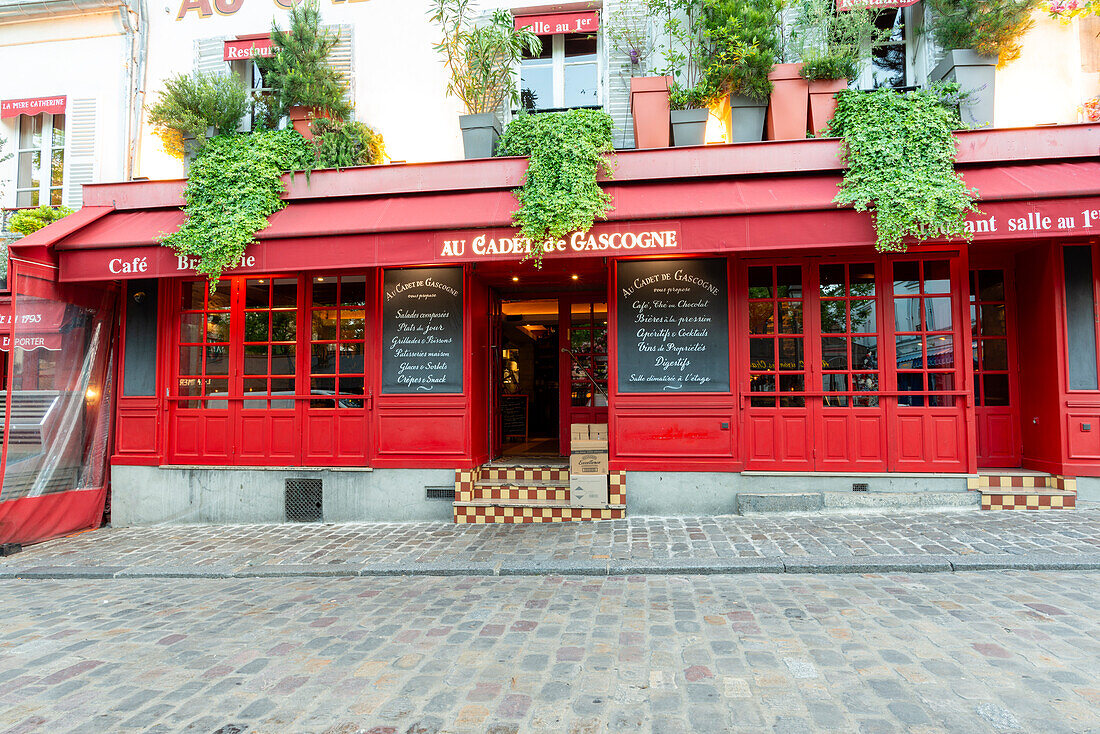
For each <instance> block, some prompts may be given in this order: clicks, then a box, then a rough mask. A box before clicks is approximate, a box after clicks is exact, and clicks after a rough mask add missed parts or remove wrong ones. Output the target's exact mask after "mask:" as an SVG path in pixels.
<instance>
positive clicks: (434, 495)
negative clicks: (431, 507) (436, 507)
mask: <svg viewBox="0 0 1100 734" xmlns="http://www.w3.org/2000/svg"><path fill="white" fill-rule="evenodd" d="M424 490H425V491H426V492H427V493H428V499H430V500H447V501H448V502H454V501H455V488H454V487H453V486H451V487H424Z"/></svg>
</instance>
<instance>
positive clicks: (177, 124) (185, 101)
mask: <svg viewBox="0 0 1100 734" xmlns="http://www.w3.org/2000/svg"><path fill="white" fill-rule="evenodd" d="M247 112H248V92H247V91H246V90H245V88H244V85H243V84H242V83H241V80H240V78H238V77H237V76H236V75H234V76H220V75H215V74H203V73H194V74H179V75H177V76H174V77H172V78H170V79H168V80H167V81H166V82H165V83H164V89H162V90H161V91H160V92H159V93H158V95H157V99H156V101H155V102H153V104H151V105H150V106H149V107H148V113H149V123H150V124H151V125H152V126H153V131H154V133H155V134H156V136H157V137H159V138H160V139H161V142H162V143H163V144H164V149H165V150H166V151H167V152H168V153H169V154H170V155H173V156H175V157H176V158H179V159H181V160H182V161H183V163H184V170H185V172H186V169H187V167H188V166H189V165H190V163H191V161H192V160H193V159H194V157H195V155H197V154H198V152H199V150H201V149H202V146H203V144H204V143H205V142H206V140H207V139H208V138H211V137H213V136H214V135H225V134H228V133H232V132H235V131H236V130H237V128H238V127H239V126H240V124H241V120H242V119H243V118H244V116H245V114H246V113H247Z"/></svg>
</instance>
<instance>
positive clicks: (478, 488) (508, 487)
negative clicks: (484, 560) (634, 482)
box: [454, 464, 626, 524]
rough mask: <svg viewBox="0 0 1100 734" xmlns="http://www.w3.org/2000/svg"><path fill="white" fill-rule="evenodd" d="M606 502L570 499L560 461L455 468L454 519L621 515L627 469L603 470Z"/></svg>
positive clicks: (531, 519) (478, 521)
mask: <svg viewBox="0 0 1100 734" xmlns="http://www.w3.org/2000/svg"><path fill="white" fill-rule="evenodd" d="M607 500H608V501H607V503H606V504H603V505H599V506H595V507H581V506H578V505H574V504H572V502H571V496H570V492H569V470H568V469H563V468H561V467H560V466H522V465H510V466H500V465H492V464H489V465H485V466H481V467H478V468H477V469H472V470H457V471H456V472H455V501H454V521H455V522H456V523H476V524H485V523H538V522H567V521H574V520H619V519H622V518H623V517H626V472H623V471H613V472H610V473H609V475H608V497H607Z"/></svg>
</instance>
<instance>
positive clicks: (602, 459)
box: [569, 453, 607, 476]
mask: <svg viewBox="0 0 1100 734" xmlns="http://www.w3.org/2000/svg"><path fill="white" fill-rule="evenodd" d="M569 474H570V476H572V475H574V474H587V475H593V474H607V454H606V453H594V454H577V453H574V454H571V455H570V456H569Z"/></svg>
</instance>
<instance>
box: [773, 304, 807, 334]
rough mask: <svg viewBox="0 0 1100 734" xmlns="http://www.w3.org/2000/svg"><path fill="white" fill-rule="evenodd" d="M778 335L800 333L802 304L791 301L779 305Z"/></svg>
mask: <svg viewBox="0 0 1100 734" xmlns="http://www.w3.org/2000/svg"><path fill="white" fill-rule="evenodd" d="M779 333H781V334H801V333H802V304H801V303H798V302H791V301H781V302H780V303H779Z"/></svg>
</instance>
